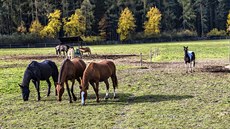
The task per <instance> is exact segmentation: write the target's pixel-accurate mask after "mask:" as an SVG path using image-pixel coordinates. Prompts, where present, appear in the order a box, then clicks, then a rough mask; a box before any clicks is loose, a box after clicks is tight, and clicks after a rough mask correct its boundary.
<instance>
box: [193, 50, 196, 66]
mask: <svg viewBox="0 0 230 129" xmlns="http://www.w3.org/2000/svg"><path fill="white" fill-rule="evenodd" d="M193 58H194V59H193V62H194V63H193V67H195V65H196V56H195V52H193Z"/></svg>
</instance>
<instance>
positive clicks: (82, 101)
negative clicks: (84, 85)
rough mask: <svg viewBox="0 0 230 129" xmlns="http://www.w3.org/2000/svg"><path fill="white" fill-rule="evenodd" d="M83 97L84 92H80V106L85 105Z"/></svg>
mask: <svg viewBox="0 0 230 129" xmlns="http://www.w3.org/2000/svg"><path fill="white" fill-rule="evenodd" d="M84 95H85V92H84V91H82V92H81V104H82V105H83V104H85V99H84Z"/></svg>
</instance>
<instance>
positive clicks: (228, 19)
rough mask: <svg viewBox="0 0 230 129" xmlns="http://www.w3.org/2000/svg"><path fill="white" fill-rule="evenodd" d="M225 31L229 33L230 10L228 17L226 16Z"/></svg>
mask: <svg viewBox="0 0 230 129" xmlns="http://www.w3.org/2000/svg"><path fill="white" fill-rule="evenodd" d="M227 32H228V33H230V11H229V13H228V18H227Z"/></svg>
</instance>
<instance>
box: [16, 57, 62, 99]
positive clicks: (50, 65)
mask: <svg viewBox="0 0 230 129" xmlns="http://www.w3.org/2000/svg"><path fill="white" fill-rule="evenodd" d="M50 76H52V78H53V81H54V85H56V82H57V80H58V69H57V66H56V64H55V63H54V62H52V61H50V60H45V61H43V62H41V63H39V62H37V61H32V62H31V63H30V64H29V65H28V66H27V68H26V70H25V72H24V77H23V80H22V83H21V84H18V85H19V86H20V87H21V90H22V98H23V100H24V101H27V100H28V99H29V95H30V90H29V83H30V80H32V82H33V83H34V86H35V88H36V89H37V94H38V101H39V100H40V99H41V97H40V80H46V82H47V83H48V93H47V96H49V95H50V87H51V82H50V80H49V78H50ZM55 93H56V95H57V92H56V89H55Z"/></svg>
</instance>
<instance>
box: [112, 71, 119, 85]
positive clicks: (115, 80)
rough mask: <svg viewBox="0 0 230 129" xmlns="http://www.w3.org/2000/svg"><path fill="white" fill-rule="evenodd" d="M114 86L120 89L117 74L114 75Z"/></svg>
mask: <svg viewBox="0 0 230 129" xmlns="http://www.w3.org/2000/svg"><path fill="white" fill-rule="evenodd" d="M113 77H114V86H115V87H117V88H118V81H117V75H116V73H115V74H114V76H113Z"/></svg>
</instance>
